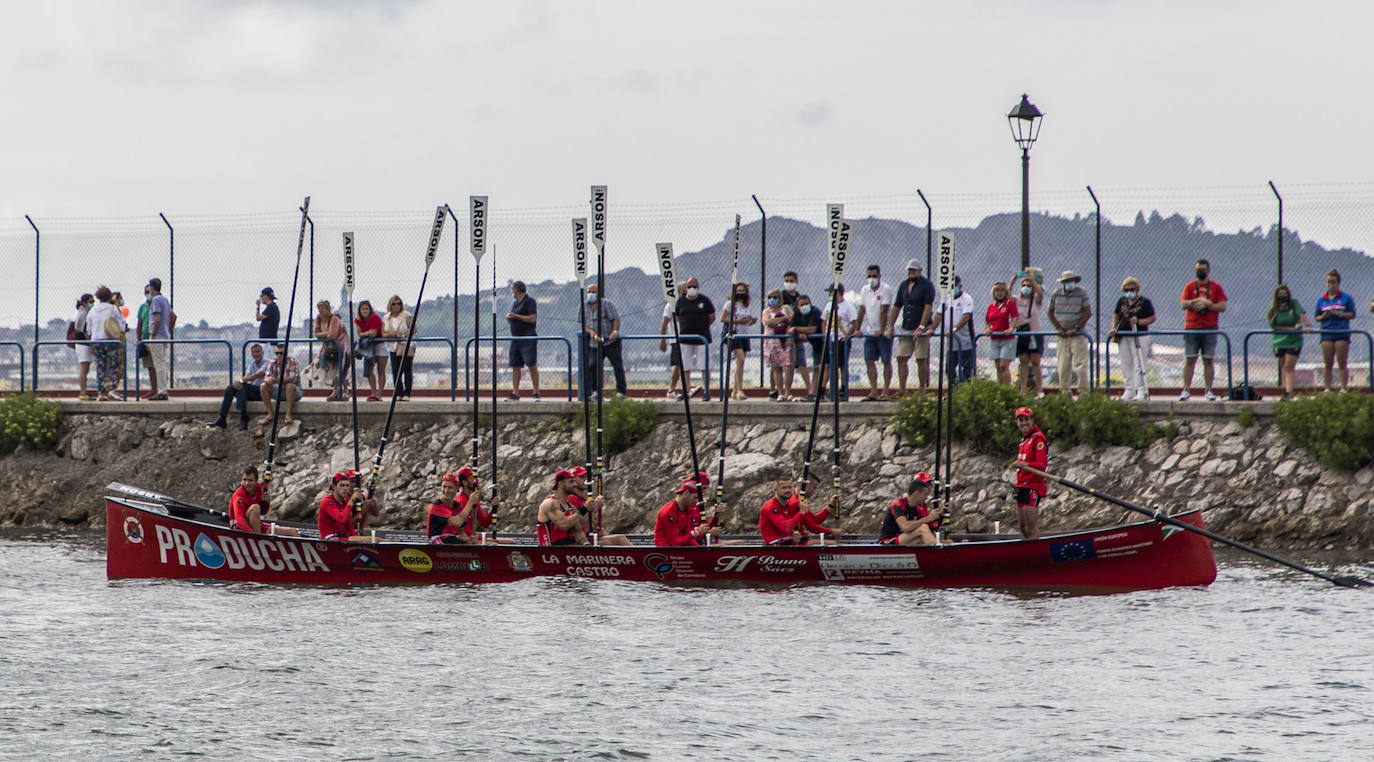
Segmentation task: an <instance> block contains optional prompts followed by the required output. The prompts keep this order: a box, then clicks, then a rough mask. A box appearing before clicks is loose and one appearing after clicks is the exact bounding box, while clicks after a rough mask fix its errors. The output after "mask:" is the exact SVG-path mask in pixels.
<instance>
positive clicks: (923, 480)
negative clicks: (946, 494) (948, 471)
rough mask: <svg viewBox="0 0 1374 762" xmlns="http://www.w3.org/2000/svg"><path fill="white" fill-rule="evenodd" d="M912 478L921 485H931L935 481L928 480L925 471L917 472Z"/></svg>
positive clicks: (928, 476)
mask: <svg viewBox="0 0 1374 762" xmlns="http://www.w3.org/2000/svg"><path fill="white" fill-rule="evenodd" d="M912 478H913V479H915V480H916V481H918V482H920V483H921V484H931V483H932V482H934V481H935V480H934V479H932V478H930V474H928V473H926V472H925V471H917V472H916V475H915V476H913V477H912Z"/></svg>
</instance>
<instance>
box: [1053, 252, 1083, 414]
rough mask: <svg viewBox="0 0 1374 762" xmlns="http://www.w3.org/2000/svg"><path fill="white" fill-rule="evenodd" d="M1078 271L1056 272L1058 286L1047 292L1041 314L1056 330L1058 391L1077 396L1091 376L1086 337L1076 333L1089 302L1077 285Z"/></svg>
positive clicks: (1075, 397)
mask: <svg viewBox="0 0 1374 762" xmlns="http://www.w3.org/2000/svg"><path fill="white" fill-rule="evenodd" d="M1078 283H1079V277H1078V273H1076V272H1074V271H1073V270H1065V271H1064V272H1063V274H1061V275H1060V276H1059V288H1058V289H1056V290H1055V292H1054V293H1053V294H1050V303H1049V306H1048V308H1047V309H1046V310H1045V316H1046V317H1048V318H1049V319H1050V324H1051V325H1053V326H1054V330H1055V332H1056V333H1057V334H1059V343H1058V346H1057V349H1056V354H1057V355H1058V360H1059V392H1060V394H1069V393H1072V394H1073V396H1074V399H1077V398H1078V391H1079V387H1082V389H1083V391H1088V390H1089V389H1090V388H1091V387H1092V377H1091V376H1089V375H1088V337H1087V336H1076V335H1075V334H1077V333H1078V332H1079V331H1080V330H1082V328H1083V326H1085V325H1087V324H1088V318H1090V317H1092V314H1093V309H1092V305H1091V304H1089V303H1088V294H1087V292H1086V291H1084V290H1083V289H1081V288H1079V287H1078ZM1074 371H1076V372H1077V373H1078V379H1077V382H1078V383H1077V384H1075V383H1073V381H1074V379H1073V376H1072V372H1074Z"/></svg>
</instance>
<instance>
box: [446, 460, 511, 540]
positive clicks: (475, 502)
mask: <svg viewBox="0 0 1374 762" xmlns="http://www.w3.org/2000/svg"><path fill="white" fill-rule="evenodd" d="M454 476H456V477H457V478H458V488H459V490H458V497H457V504H458V507H459V508H460V509H462V510H463V511H464V518H463V528H462V532H461V534H462V535H463V540H464V542H467V543H469V544H476V545H485V544H487V543H493V544H496V545H513V544H515V540H507V539H505V538H496V537H490V536H487V534H486V533H485V532H483V533H482V537H478V536H477V526H478V525H481V527H482V528H483V529H486V528H488V527H490V526H491V522H492V521H493V520H494V519H495V518H496V511H497V510H498V509H499V508H500V507H501V504H500V502H499V501H498V500H497V499H496V498H495V497H493V498H492V504H491V512H490V513H488V512H487V511H485V510H483V509H482V488H481V485H480V484H478V482H477V471H475V470H474V469H473V468H472V467H471V466H463V467H462V468H460V469H458V473H457V474H454ZM492 494H493V496H494V495H495V492H493V493H492Z"/></svg>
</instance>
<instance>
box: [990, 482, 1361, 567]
mask: <svg viewBox="0 0 1374 762" xmlns="http://www.w3.org/2000/svg"><path fill="white" fill-rule="evenodd" d="M1012 465H1013V466H1014V467H1015V468H1019V469H1021V470H1023V471H1029V472H1031V473H1033V474H1035V475H1036V476H1040V477H1042V478H1045V479H1049V480H1050V481H1052V482H1055V483H1056V484H1062V485H1063V486H1065V487H1068V488H1069V489H1075V490H1078V491H1079V492H1082V493H1085V494H1088V495H1092V496H1093V497H1095V498H1097V499H1099V500H1103V501H1106V502H1108V503H1111V504H1112V505H1116V506H1120V507H1122V508H1125V509H1126V510H1128V511H1135V512H1136V513H1139V514H1141V515H1142V516H1147V517H1149V518H1151V519H1154V520H1155V521H1160V522H1163V523H1165V524H1169V525H1171V526H1175V527H1178V528H1179V529H1186V530H1188V531H1189V532H1192V533H1194V534H1200V535H1202V536H1203V537H1206V538H1208V539H1209V540H1214V541H1216V542H1219V543H1222V544H1223V545H1230V546H1231V547H1233V548H1236V549H1237V550H1243V551H1245V552H1246V553H1250V554H1252V555H1256V556H1259V557H1260V558H1263V559H1267V560H1269V561H1273V562H1274V563H1276V564H1282V565H1283V566H1287V567H1288V568H1290V569H1296V570H1297V571H1300V572H1302V573H1304V574H1311V575H1312V576H1314V577H1320V578H1322V579H1324V580H1326V581H1327V582H1330V583H1332V584H1334V585H1340V586H1341V587H1374V583H1370V582H1369V581H1367V580H1363V579H1360V578H1359V577H1337V576H1332V575H1330V574H1323V573H1322V572H1319V571H1317V570H1315V569H1309V568H1307V567H1306V566H1302V565H1299V564H1295V563H1293V562H1292V561H1288V560H1285V559H1282V558H1279V557H1278V556H1276V555H1273V554H1272V553H1266V552H1264V551H1263V550H1260V549H1259V548H1255V547H1252V546H1250V545H1246V544H1245V543H1243V542H1237V541H1235V540H1232V539H1231V538H1229V537H1223V536H1222V535H1219V534H1217V533H1216V532H1212V531H1209V530H1207V529H1203V528H1202V527H1195V526H1193V525H1192V524H1189V523H1188V522H1186V521H1179V520H1178V519H1175V518H1173V517H1172V516H1169V515H1168V514H1166V513H1164V512H1163V511H1160V510H1153V511H1152V510H1150V509H1149V508H1143V507H1141V506H1139V505H1136V504H1135V503H1131V502H1128V501H1126V500H1122V499H1121V498H1119V497H1115V496H1112V495H1108V494H1107V493H1105V492H1099V491H1098V490H1095V489H1093V488H1092V487H1089V486H1086V485H1083V484H1079V483H1078V482H1073V481H1069V480H1068V479H1065V478H1063V477H1060V476H1055V475H1054V474H1049V473H1046V472H1044V471H1041V470H1040V469H1038V468H1035V467H1033V466H1028V465H1026V464H1025V463H1021V462H1020V461H1013V462H1012Z"/></svg>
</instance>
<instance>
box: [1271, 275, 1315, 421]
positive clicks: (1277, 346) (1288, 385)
mask: <svg viewBox="0 0 1374 762" xmlns="http://www.w3.org/2000/svg"><path fill="white" fill-rule="evenodd" d="M1265 319H1266V320H1268V321H1269V327H1270V328H1271V329H1273V331H1274V335H1273V338H1272V339H1271V341H1272V342H1273V344H1274V357H1276V358H1277V359H1278V362H1279V383H1280V384H1282V385H1283V398H1284V399H1286V400H1291V399H1293V375H1294V373H1295V372H1296V371H1297V369H1298V355H1299V354H1300V353H1301V352H1302V334H1303V332H1304V331H1311V330H1312V324H1311V323H1310V322H1308V320H1307V314H1306V313H1305V312H1303V311H1302V305H1301V304H1298V300H1296V299H1294V298H1293V292H1292V291H1289V290H1288V284H1287V283H1280V284H1279V285H1278V286H1277V287H1275V288H1274V296H1273V298H1272V299H1271V300H1270V302H1269V314H1268V315H1266V316H1265Z"/></svg>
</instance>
